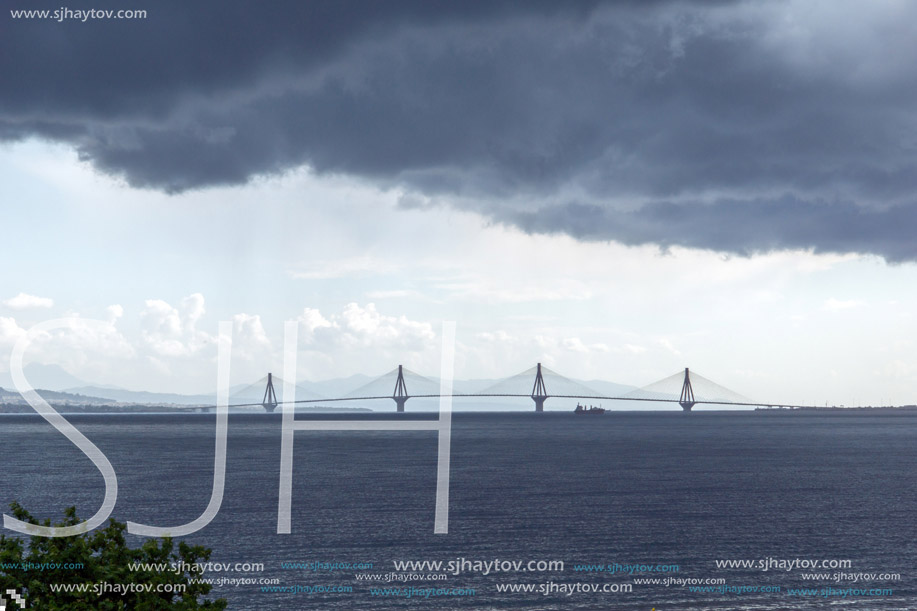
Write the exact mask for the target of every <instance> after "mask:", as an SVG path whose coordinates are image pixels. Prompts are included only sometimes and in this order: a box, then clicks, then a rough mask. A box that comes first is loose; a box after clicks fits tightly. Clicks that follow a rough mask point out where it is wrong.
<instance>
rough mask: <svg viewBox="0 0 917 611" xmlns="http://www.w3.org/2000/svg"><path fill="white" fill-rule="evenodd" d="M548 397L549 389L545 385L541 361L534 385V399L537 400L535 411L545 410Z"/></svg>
mask: <svg viewBox="0 0 917 611" xmlns="http://www.w3.org/2000/svg"><path fill="white" fill-rule="evenodd" d="M547 398H548V391H547V390H546V389H545V387H544V378H543V377H541V363H538V371H537V373H536V374H535V385H534V386H532V401H534V402H535V411H536V412H543V411H544V401H545V399H547Z"/></svg>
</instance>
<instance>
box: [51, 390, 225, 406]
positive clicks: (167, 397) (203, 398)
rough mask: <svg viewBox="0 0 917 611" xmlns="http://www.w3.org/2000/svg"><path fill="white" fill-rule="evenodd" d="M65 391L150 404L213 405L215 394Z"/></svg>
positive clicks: (144, 391)
mask: <svg viewBox="0 0 917 611" xmlns="http://www.w3.org/2000/svg"><path fill="white" fill-rule="evenodd" d="M67 392H70V393H79V394H81V395H92V396H95V397H102V398H103V399H105V400H106V401H108V402H111V401H117V402H119V403H146V404H151V405H213V404H214V403H215V402H216V395H213V396H210V395H180V394H177V393H163V392H150V391H147V390H125V389H123V388H103V387H101V386H81V387H79V388H69V389H67Z"/></svg>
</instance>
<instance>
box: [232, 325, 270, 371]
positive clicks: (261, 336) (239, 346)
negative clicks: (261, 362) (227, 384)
mask: <svg viewBox="0 0 917 611" xmlns="http://www.w3.org/2000/svg"><path fill="white" fill-rule="evenodd" d="M232 327H233V333H232V346H233V354H234V355H237V356H241V357H243V358H245V359H246V360H249V361H257V360H258V359H261V358H263V357H264V356H265V355H267V354H269V352H270V350H271V340H270V339H268V337H267V332H265V330H264V325H263V324H262V323H261V316H259V315H257V314H244V313H243V314H236V315H234V316H233V317H232Z"/></svg>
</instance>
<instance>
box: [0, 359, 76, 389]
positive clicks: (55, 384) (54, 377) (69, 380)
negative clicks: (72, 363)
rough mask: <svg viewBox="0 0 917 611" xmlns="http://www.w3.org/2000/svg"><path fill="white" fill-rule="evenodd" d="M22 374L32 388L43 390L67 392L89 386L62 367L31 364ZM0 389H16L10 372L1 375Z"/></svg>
mask: <svg viewBox="0 0 917 611" xmlns="http://www.w3.org/2000/svg"><path fill="white" fill-rule="evenodd" d="M22 372H23V373H24V374H25V377H26V379H27V380H28V381H29V384H31V385H32V388H43V389H45V390H55V391H61V390H67V389H68V388H75V387H78V386H87V383H86V381H85V380H81V379H79V378H77V377H75V376H73V375H71V374H70V373H68V372H67V370H65V369H64V368H63V367H61V366H60V365H42V364H41V363H29V364H28V365H26V366H25V367H24V368H23V370H22ZM0 387H3V388H14V385H13V379H12V377H11V376H10V373H9V372H4V373H0Z"/></svg>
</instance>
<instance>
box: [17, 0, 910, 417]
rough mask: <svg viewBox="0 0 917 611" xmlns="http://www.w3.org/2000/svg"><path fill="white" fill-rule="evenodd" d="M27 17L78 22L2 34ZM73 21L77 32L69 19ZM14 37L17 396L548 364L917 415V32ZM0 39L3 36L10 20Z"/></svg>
mask: <svg viewBox="0 0 917 611" xmlns="http://www.w3.org/2000/svg"><path fill="white" fill-rule="evenodd" d="M8 4H10V8H11V9H20V8H22V9H36V8H49V9H51V10H54V9H59V8H61V5H62V3H60V2H56V3H51V2H31V1H30V2H12V3H8ZM64 4H65V3H64ZM67 7H68V8H69V9H71V10H74V11H76V10H85V9H89V8H95V9H104V8H111V9H114V10H118V9H141V10H146V11H147V16H146V18H138V19H106V18H99V17H98V16H96V17H90V18H88V19H87V20H86V21H85V22H84V21H82V20H81V19H79V18H72V17H73V16H70V17H71V18H65V19H64V20H63V21H58V20H56V19H53V18H50V19H38V18H31V19H27V18H24V17H22V16H20V17H19V18H15V17H14V15H13V14H12V13H11V12H6V13H4V14H2V15H0V24H2V25H0V83H3V86H2V90H0V190H2V202H3V208H4V215H3V216H4V223H3V238H4V239H3V242H2V244H0V252H2V254H3V261H4V266H3V267H4V271H3V282H2V283H0V287H2V288H0V291H2V294H0V371H3V370H5V369H6V368H7V367H8V354H9V349H10V347H11V346H12V345H13V343H14V342H15V341H16V339H17V338H18V337H21V336H22V334H23V333H24V332H25V330H26V329H28V328H29V327H30V326H31V325H33V324H35V323H36V322H40V321H42V320H47V319H49V318H54V317H59V316H64V315H74V314H77V315H79V316H82V317H86V318H94V319H101V320H105V321H106V322H107V323H108V325H107V327H106V330H105V331H99V330H97V329H90V328H88V327H87V328H84V329H76V330H74V331H71V332H65V333H62V334H60V335H59V336H55V337H51V338H45V339H43V340H42V341H41V342H39V344H38V345H37V346H35V348H34V350H33V351H32V352H30V355H32V356H31V358H34V359H35V360H38V361H41V362H47V363H52V362H53V363H58V364H60V365H62V366H64V367H65V368H66V369H67V370H68V371H70V372H71V373H72V374H74V375H76V376H78V377H80V378H83V379H86V380H88V381H91V382H94V383H104V384H117V385H121V386H125V387H128V388H144V389H149V390H164V391H166V390H168V391H184V392H192V391H207V390H210V389H212V387H213V386H214V380H215V370H214V362H213V359H214V354H215V350H214V336H215V334H216V328H217V322H218V321H219V320H234V322H235V342H236V343H235V346H236V350H235V353H234V355H235V357H234V362H233V381H234V382H246V381H252V380H255V379H257V378H260V377H261V376H263V375H264V373H265V372H266V371H267V370H268V369H269V368H270V369H273V370H274V371H279V370H280V368H281V366H280V361H279V353H280V348H281V341H282V333H283V322H284V321H285V320H292V319H298V320H300V321H301V327H300V335H301V340H302V342H301V343H302V346H301V348H302V352H301V353H300V365H301V367H300V376H301V377H302V378H304V379H323V378H329V377H338V376H346V375H350V374H352V373H357V372H360V373H366V374H381V373H383V372H385V371H388V370H390V369H391V368H392V367H393V366H395V365H397V364H398V363H404V364H405V365H406V366H408V367H410V368H411V369H414V370H416V371H419V372H421V373H427V374H435V373H437V372H438V370H439V361H438V358H439V332H440V324H441V322H442V321H443V320H455V321H456V322H457V339H458V354H457V360H456V367H457V370H456V375H457V376H459V377H466V378H467V377H488V378H491V377H501V376H506V375H511V374H514V373H516V372H518V371H522V370H524V369H527V368H528V367H530V366H531V365H533V364H534V363H535V362H536V361H539V360H540V361H542V362H545V363H547V364H549V366H551V367H553V368H554V369H556V370H558V371H560V372H562V373H564V374H567V375H569V376H571V377H578V378H584V379H589V378H603V379H607V380H610V381H615V382H620V383H628V384H635V385H642V384H647V383H649V382H652V381H654V380H656V379H659V378H662V377H665V376H667V375H669V374H672V373H674V372H676V371H678V370H679V369H680V368H683V367H685V366H690V367H692V368H693V369H696V370H698V371H699V372H700V373H702V374H703V375H705V376H706V377H708V378H711V379H713V380H715V381H717V382H720V383H721V384H723V385H725V386H727V387H729V388H732V389H734V390H736V391H738V392H740V393H742V394H744V395H746V396H749V397H752V398H754V399H758V400H762V401H775V402H776V401H783V402H804V403H815V402H817V403H820V404H824V403H825V402H826V401H827V402H830V403H844V404H851V403H864V404H865V403H874V404H875V403H881V402H884V403H889V402H896V403H915V402H917V393H915V387H917V385H915V380H917V350H915V342H914V339H915V338H917V335H915V333H917V321H915V319H914V316H913V314H912V313H913V312H914V311H915V306H917V289H915V288H914V287H917V282H915V280H917V273H915V266H914V262H915V260H917V240H915V239H914V233H915V232H914V228H915V227H917V204H915V201H914V197H915V195H914V194H915V192H917V190H915V186H917V185H915V183H917V167H915V165H917V110H915V109H917V77H915V72H914V69H913V58H914V57H917V31H915V30H917V4H914V3H912V2H905V1H900V2H895V1H874V2H869V3H863V2H845V1H831V2H827V1H826V2H818V1H808V2H793V1H788V2H768V3H762V2H664V1H656V2H637V1H633V2H628V1H617V2H495V1H492V0H489V1H481V2H471V1H468V0H465V1H463V2H435V1H434V2H431V1H429V0H418V1H416V2H342V1H340V0H335V1H333V2H332V1H329V2H315V1H309V2H302V1H299V0H297V1H295V2H294V1H292V0H290V1H277V2H272V3H270V4H269V5H258V4H255V3H252V2H241V1H232V0H223V1H221V2H196V3H194V4H193V5H190V4H188V3H186V2H179V1H174V2H173V1H164V0H159V1H157V2H155V3H153V2H149V3H144V2H140V1H138V2H133V1H130V2H128V1H124V0H119V1H118V2H111V3H104V2H94V3H92V4H88V3H86V4H81V3H73V4H69V5H67ZM4 10H5V11H6V10H7V9H6V8H4Z"/></svg>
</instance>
